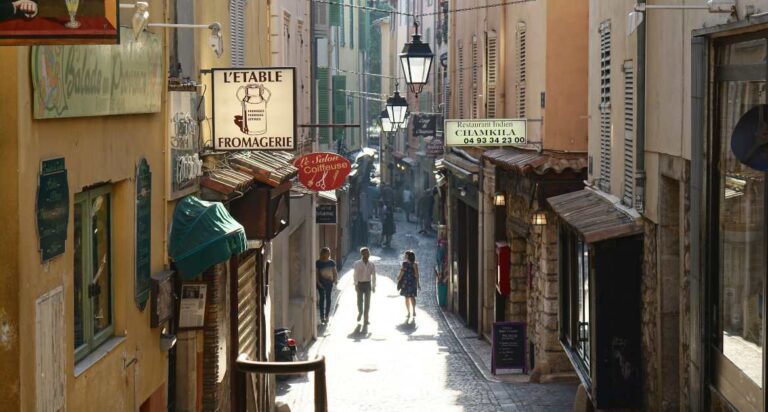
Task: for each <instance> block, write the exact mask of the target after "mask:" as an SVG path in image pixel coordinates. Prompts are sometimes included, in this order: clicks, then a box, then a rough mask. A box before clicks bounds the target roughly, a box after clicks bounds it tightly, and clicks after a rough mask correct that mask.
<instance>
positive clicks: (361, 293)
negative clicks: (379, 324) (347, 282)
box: [355, 282, 371, 322]
mask: <svg viewBox="0 0 768 412" xmlns="http://www.w3.org/2000/svg"><path fill="white" fill-rule="evenodd" d="M355 290H356V291H357V314H358V315H359V314H361V313H362V314H364V316H365V321H366V322H367V321H368V311H369V310H370V309H371V282H359V283H358V284H357V285H356V286H355ZM363 299H365V302H363Z"/></svg>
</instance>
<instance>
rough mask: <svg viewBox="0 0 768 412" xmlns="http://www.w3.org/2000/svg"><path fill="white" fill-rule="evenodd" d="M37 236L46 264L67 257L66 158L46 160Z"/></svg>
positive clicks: (42, 167) (39, 188)
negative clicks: (59, 257)
mask: <svg viewBox="0 0 768 412" xmlns="http://www.w3.org/2000/svg"><path fill="white" fill-rule="evenodd" d="M35 209H36V210H35V212H36V214H37V236H38V239H39V241H40V255H41V260H42V261H43V262H45V261H47V260H50V259H53V258H54V257H56V256H59V255H61V254H62V253H64V246H65V244H66V242H67V223H68V222H69V184H68V183H67V169H66V168H65V166H64V158H63V157H61V158H57V159H51V160H44V161H43V162H42V164H41V165H40V180H39V182H38V186H37V205H36V208H35Z"/></svg>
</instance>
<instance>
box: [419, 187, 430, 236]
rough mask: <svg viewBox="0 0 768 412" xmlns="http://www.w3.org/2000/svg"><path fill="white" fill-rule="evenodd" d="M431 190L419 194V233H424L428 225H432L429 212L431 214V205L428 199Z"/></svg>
mask: <svg viewBox="0 0 768 412" xmlns="http://www.w3.org/2000/svg"><path fill="white" fill-rule="evenodd" d="M430 197H432V196H431V192H429V191H425V192H424V193H422V194H421V197H419V204H418V207H419V211H418V214H419V233H423V234H426V233H427V231H428V227H429V226H431V225H432V222H431V220H432V219H431V216H430V215H431V214H432V207H431V205H430V201H429V199H430Z"/></svg>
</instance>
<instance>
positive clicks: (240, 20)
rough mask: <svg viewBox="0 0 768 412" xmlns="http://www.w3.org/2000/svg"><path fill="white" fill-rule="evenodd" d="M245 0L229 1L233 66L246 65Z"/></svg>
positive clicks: (230, 47) (230, 45)
mask: <svg viewBox="0 0 768 412" xmlns="http://www.w3.org/2000/svg"><path fill="white" fill-rule="evenodd" d="M245 2H246V0H230V1H229V50H230V52H229V55H230V61H231V64H232V67H242V66H245Z"/></svg>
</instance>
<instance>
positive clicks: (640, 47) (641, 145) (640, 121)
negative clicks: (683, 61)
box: [634, 0, 648, 213]
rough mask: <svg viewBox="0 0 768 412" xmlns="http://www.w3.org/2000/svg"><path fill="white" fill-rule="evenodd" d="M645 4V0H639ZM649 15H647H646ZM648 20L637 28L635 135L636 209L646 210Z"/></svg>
mask: <svg viewBox="0 0 768 412" xmlns="http://www.w3.org/2000/svg"><path fill="white" fill-rule="evenodd" d="M638 3H639V4H645V0H639V1H638ZM646 17H647V16H646ZM646 21H648V19H643V22H642V23H640V26H639V27H638V28H637V135H636V136H635V139H636V140H635V142H636V145H637V146H636V148H635V199H634V200H635V201H634V203H635V209H637V211H638V212H640V213H642V212H644V211H645V43H646V37H645V36H646V30H645V28H646V26H645V25H646Z"/></svg>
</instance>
